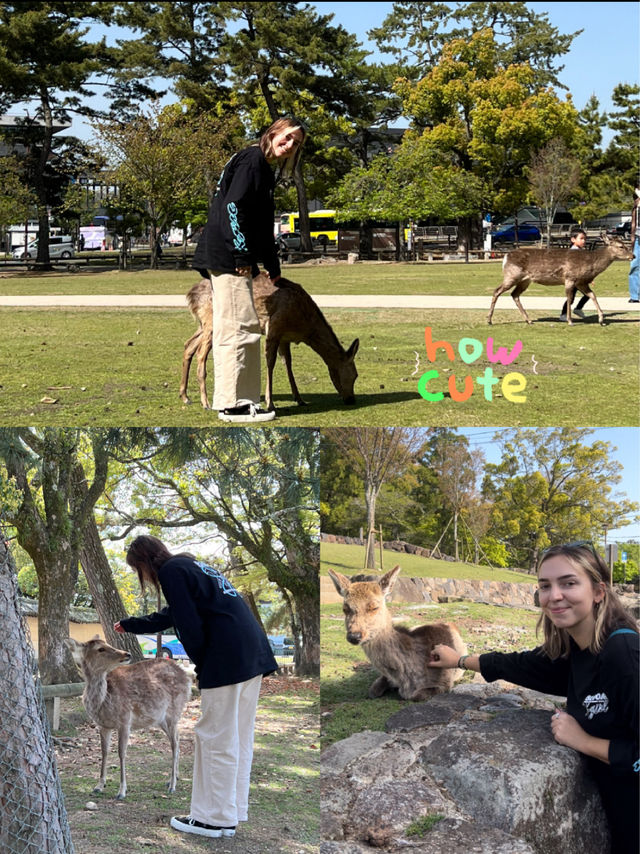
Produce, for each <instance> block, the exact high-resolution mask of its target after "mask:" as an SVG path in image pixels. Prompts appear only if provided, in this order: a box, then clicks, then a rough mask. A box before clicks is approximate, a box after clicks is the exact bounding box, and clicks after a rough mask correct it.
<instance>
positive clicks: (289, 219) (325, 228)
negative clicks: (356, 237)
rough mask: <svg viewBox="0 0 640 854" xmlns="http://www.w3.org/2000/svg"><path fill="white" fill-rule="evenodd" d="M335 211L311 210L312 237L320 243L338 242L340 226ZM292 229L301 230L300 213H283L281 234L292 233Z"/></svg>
mask: <svg viewBox="0 0 640 854" xmlns="http://www.w3.org/2000/svg"><path fill="white" fill-rule="evenodd" d="M335 216H336V212H335V211H311V212H310V213H309V223H310V226H311V228H310V231H311V238H312V239H313V240H315V241H316V242H317V243H320V244H327V243H337V242H338V226H337V224H336V220H335ZM292 231H300V214H299V213H298V211H296V212H295V213H283V214H282V215H281V216H280V234H290V233H291V232H292Z"/></svg>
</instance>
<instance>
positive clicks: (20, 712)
mask: <svg viewBox="0 0 640 854" xmlns="http://www.w3.org/2000/svg"><path fill="white" fill-rule="evenodd" d="M17 594H18V587H17V582H16V576H15V567H14V566H13V561H12V559H11V555H10V553H9V549H8V546H7V544H6V543H5V542H4V540H0V625H1V626H2V638H1V639H0V653H1V654H0V684H2V691H0V803H2V820H1V821H0V851H3V852H5V851H6V852H10V851H15V852H20V854H73V844H72V842H71V833H70V831H69V825H68V822H67V814H66V810H65V807H64V798H63V795H62V790H61V788H60V781H59V779H58V775H57V771H56V764H55V754H54V749H53V743H52V739H51V733H50V731H49V726H48V723H47V717H46V714H45V711H44V704H43V702H42V699H41V695H40V693H39V686H38V681H37V668H36V664H35V660H34V655H33V649H32V648H31V644H30V642H29V640H28V637H27V634H26V631H25V627H24V624H23V622H22V618H21V616H20V611H19V608H18V595H17Z"/></svg>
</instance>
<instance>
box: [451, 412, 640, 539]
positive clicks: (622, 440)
mask: <svg viewBox="0 0 640 854" xmlns="http://www.w3.org/2000/svg"><path fill="white" fill-rule="evenodd" d="M499 429H500V428H499V427H494V428H491V427H460V428H459V429H458V432H459V433H462V434H463V435H465V436H468V437H469V443H470V446H471V447H472V448H480V449H481V450H482V451H483V452H484V455H485V459H486V461H487V462H489V463H498V462H500V453H499V448H498V445H497V444H495V443H494V442H493V436H494V435H495V433H496V431H498V430H499ZM596 441H600V442H609V443H610V444H611V446H612V450H611V454H610V455H611V457H612V458H613V459H614V460H616V461H617V462H619V463H620V464H621V465H622V471H621V472H620V474H621V475H622V480H621V481H620V483H618V484H614V488H613V493H614V494H615V493H620V494H622V495H625V496H626V497H627V498H629V499H631V500H633V501H638V500H639V499H640V428H638V427H594V428H593V433H592V434H591V435H590V436H588V437H587V438H586V440H585V444H587V445H591V444H593V442H596ZM613 448H615V450H613ZM607 539H608V540H609V541H613V540H616V539H617V540H631V539H634V540H636V541H637V540H639V539H640V523H638V522H634V523H633V524H631V525H625V526H624V527H622V528H618V529H616V530H612V531H609V532H608V534H607Z"/></svg>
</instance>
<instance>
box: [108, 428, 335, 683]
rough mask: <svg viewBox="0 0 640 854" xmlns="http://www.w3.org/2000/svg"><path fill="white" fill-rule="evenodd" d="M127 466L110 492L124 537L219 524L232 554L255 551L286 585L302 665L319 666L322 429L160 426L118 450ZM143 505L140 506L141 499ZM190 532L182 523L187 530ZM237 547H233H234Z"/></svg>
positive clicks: (305, 668) (307, 670)
mask: <svg viewBox="0 0 640 854" xmlns="http://www.w3.org/2000/svg"><path fill="white" fill-rule="evenodd" d="M120 461H121V463H122V464H123V465H126V467H127V469H128V471H129V476H128V479H127V482H126V483H125V484H124V491H122V493H121V494H112V495H110V496H109V500H110V505H111V512H112V513H114V512H116V513H117V515H118V517H119V520H120V526H119V533H118V534H117V536H119V537H121V538H122V537H124V536H127V535H128V533H129V532H130V531H131V530H133V529H134V528H139V527H141V526H145V527H147V528H148V529H150V530H151V531H153V532H154V533H155V532H164V531H176V530H180V529H190V528H193V527H194V526H203V527H204V528H205V529H208V526H212V527H214V528H215V530H216V532H217V536H218V537H220V536H223V537H224V538H225V541H226V543H225V545H226V551H227V555H228V557H227V560H229V561H230V562H233V564H234V567H235V565H236V561H235V560H234V557H233V556H234V554H235V555H236V556H239V559H240V562H241V563H244V562H245V561H244V560H243V558H244V556H247V557H248V559H250V560H251V561H252V562H253V563H254V564H257V565H260V566H262V567H263V568H264V571H265V573H266V576H267V578H268V579H269V581H271V582H273V583H275V584H277V585H278V588H279V590H280V591H281V595H282V597H283V599H284V601H285V603H286V605H287V608H288V611H289V615H290V621H291V625H292V633H293V635H294V639H295V641H296V650H295V664H296V670H297V672H298V673H300V674H304V675H311V674H317V673H318V672H319V665H320V625H319V613H318V605H319V561H320V551H319V526H318V520H319V513H318V507H319V489H318V487H319V475H318V437H317V434H316V433H315V431H312V430H308V429H289V430H280V429H277V428H276V429H274V430H269V431H257V430H252V429H251V428H249V429H238V430H236V429H233V430H200V431H194V430H192V429H187V430H183V429H170V430H158V431H152V435H151V434H150V435H149V436H147V437H146V439H145V441H144V443H143V444H140V445H139V447H138V449H137V450H133V449H132V450H130V451H129V452H128V453H127V454H126V455H124V456H123V457H122V459H121V460H120ZM136 507H138V508H139V509H136ZM183 536H184V532H183ZM229 550H231V554H229Z"/></svg>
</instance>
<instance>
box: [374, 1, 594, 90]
mask: <svg viewBox="0 0 640 854" xmlns="http://www.w3.org/2000/svg"><path fill="white" fill-rule="evenodd" d="M485 29H489V30H491V33H492V35H493V38H494V40H495V43H496V45H497V50H498V55H497V61H498V63H499V64H500V65H502V66H503V67H504V68H506V67H508V66H509V65H521V64H525V63H526V64H528V65H529V66H530V67H531V68H532V69H533V70H534V72H535V77H534V78H533V80H532V84H533V86H535V88H544V87H548V86H550V85H554V86H559V87H560V88H565V87H563V86H562V84H561V83H560V81H559V77H558V76H559V74H560V72H561V71H562V69H563V67H564V66H557V65H556V62H557V60H558V58H559V57H561V56H563V55H564V54H566V53H568V52H569V50H570V48H571V43H572V41H573V39H574V38H575V37H576V36H577V35H579V34H580V33H581V32H582V30H577V31H576V32H575V33H568V34H565V35H563V34H561V33H560V32H559V31H558V29H557V28H556V27H554V26H552V25H551V24H550V23H549V19H548V17H547V13H546V12H542V13H536V12H534V11H533V10H532V9H531V8H530V7H529V6H528V5H527V4H526V3H520V2H506V3H505V2H488V3H478V2H471V3H456V4H455V5H448V4H446V3H439V2H411V3H404V2H402V3H394V4H393V10H392V12H391V14H389V15H388V16H387V17H386V18H385V20H384V21H383V23H382V26H381V27H378V28H377V29H374V30H372V31H371V33H370V35H371V37H372V38H374V39H375V40H376V41H377V43H378V47H379V49H380V50H381V51H382V52H384V53H391V54H393V55H394V57H395V60H396V63H397V64H398V66H399V68H400V69H402V73H404V74H406V76H409V77H411V76H413V77H420V76H424V74H425V73H427V72H428V71H429V70H430V69H431V68H433V67H434V66H435V65H437V63H438V62H439V61H440V59H441V56H442V52H443V49H444V47H445V46H446V45H447V43H448V42H450V41H452V40H454V39H461V40H463V41H469V40H470V39H471V38H472V36H473V35H474V34H475V33H477V32H479V31H480V30H485ZM407 72H408V74H407Z"/></svg>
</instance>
